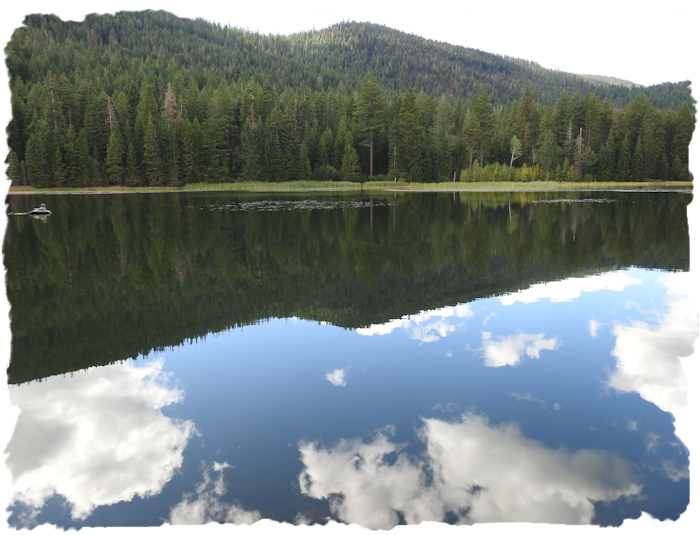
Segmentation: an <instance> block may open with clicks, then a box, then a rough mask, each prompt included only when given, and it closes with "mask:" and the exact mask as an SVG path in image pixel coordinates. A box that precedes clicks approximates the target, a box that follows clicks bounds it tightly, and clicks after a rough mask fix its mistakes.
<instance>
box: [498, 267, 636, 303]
mask: <svg viewBox="0 0 700 535" xmlns="http://www.w3.org/2000/svg"><path fill="white" fill-rule="evenodd" d="M641 283H642V280H641V279H637V278H634V277H630V276H629V275H627V274H626V273H624V272H622V271H615V272H612V273H604V274H602V275H595V276H593V277H583V278H578V279H574V278H572V279H566V280H561V281H553V282H548V283H544V284H533V285H532V286H530V287H529V288H527V289H525V290H521V291H519V292H515V293H512V294H506V295H503V296H501V297H500V299H501V304H502V305H504V306H507V305H512V304H513V303H515V302H516V301H520V302H521V303H535V302H536V301H539V300H540V299H550V300H552V301H553V302H556V303H559V302H562V301H571V300H573V299H577V298H578V297H581V292H597V291H599V290H612V291H615V292H620V291H622V290H624V289H625V288H627V287H628V286H632V285H634V284H641Z"/></svg>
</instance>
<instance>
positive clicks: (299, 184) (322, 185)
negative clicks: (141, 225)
mask: <svg viewBox="0 0 700 535" xmlns="http://www.w3.org/2000/svg"><path fill="white" fill-rule="evenodd" d="M329 189H350V190H360V189H362V184H360V183H359V182H330V181H329V182H319V181H315V180H296V181H291V182H222V183H219V184H212V183H195V184H187V185H186V186H183V188H182V190H183V191H289V190H329Z"/></svg>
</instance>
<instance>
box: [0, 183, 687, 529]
mask: <svg viewBox="0 0 700 535" xmlns="http://www.w3.org/2000/svg"><path fill="white" fill-rule="evenodd" d="M690 200H691V196H690V195H689V194H682V193H638V194H629V193H597V194H583V193H564V194H562V193H557V194H555V193H547V194H532V193H520V194H485V193H469V194H467V193H461V194H460V193H457V194H452V193H449V194H427V193H423V194H418V193H413V194H397V195H394V194H379V195H377V196H376V197H373V198H370V197H361V196H358V195H355V194H352V195H341V194H324V195H315V196H309V195H308V194H306V195H305V196H295V195H292V194H267V195H256V194H221V193H217V194H205V193H200V194H166V193H162V194H130V195H101V196H97V195H96V196H88V195H86V196H79V195H66V196H51V197H50V198H47V199H41V200H39V201H37V197H35V196H31V197H29V196H27V197H24V196H10V198H9V200H8V203H9V206H8V212H9V213H10V214H14V213H21V212H24V211H26V210H27V208H31V207H32V206H29V205H30V204H37V203H38V202H42V201H44V202H47V204H48V205H49V208H50V209H52V210H53V215H51V216H50V217H49V218H47V220H46V221H41V220H34V219H30V218H29V217H28V216H16V215H9V216H8V227H7V233H6V236H5V242H4V261H5V267H6V269H7V279H6V280H7V293H8V299H9V301H10V305H11V331H12V337H13V342H12V355H11V360H10V364H9V368H8V381H9V383H10V385H9V391H10V397H11V402H12V403H13V404H15V405H16V406H17V407H18V408H19V410H20V416H19V419H18V421H17V425H16V427H15V429H14V433H13V435H12V438H11V440H10V443H9V444H8V445H7V450H6V454H7V467H8V469H9V471H10V473H11V478H12V489H11V492H12V501H11V503H9V504H7V507H8V513H9V515H10V517H9V523H10V525H11V526H12V527H15V528H22V527H33V526H36V525H39V524H45V523H49V524H53V525H56V526H59V527H63V528H70V527H75V528H79V527H83V526H155V525H161V524H163V523H173V524H175V523H189V524H199V523H206V522H210V521H215V522H231V523H253V522H255V521H256V520H258V519H261V518H266V519H273V520H276V521H281V522H289V523H297V524H302V523H304V524H310V523H318V522H321V523H322V522H325V521H327V520H328V519H333V520H336V521H340V522H345V523H357V524H360V525H362V526H364V527H368V528H379V529H388V528H391V527H393V526H395V525H397V524H404V523H408V524H414V523H419V522H421V521H424V520H436V521H444V522H449V523H481V522H501V521H527V522H546V523H565V524H590V523H593V524H600V525H619V524H621V523H622V522H623V520H624V519H627V518H637V517H638V516H639V515H640V514H641V512H642V511H646V512H648V513H650V514H652V515H653V516H654V517H656V518H659V519H672V520H675V519H677V518H678V517H679V515H680V514H681V513H683V511H685V509H686V507H687V505H688V502H689V468H688V466H689V452H688V450H687V448H686V447H685V446H684V444H683V443H682V442H681V441H680V440H679V439H678V437H677V436H676V434H675V429H674V418H673V415H672V414H673V412H674V411H675V410H678V409H680V408H682V407H684V406H685V404H686V401H687V400H686V398H687V381H686V378H685V377H684V374H683V371H682V369H681V359H682V358H684V357H687V356H689V355H690V354H691V353H692V345H693V342H694V340H695V338H696V336H697V331H698V321H697V307H696V306H695V304H694V303H692V302H691V300H690V296H689V290H690V278H689V277H690V273H689V272H688V269H689V261H688V259H689V241H688V227H687V214H686V211H687V205H688V203H689V202H690Z"/></svg>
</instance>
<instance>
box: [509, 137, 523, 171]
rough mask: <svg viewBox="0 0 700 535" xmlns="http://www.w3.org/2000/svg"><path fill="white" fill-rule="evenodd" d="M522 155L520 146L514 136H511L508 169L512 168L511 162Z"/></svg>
mask: <svg viewBox="0 0 700 535" xmlns="http://www.w3.org/2000/svg"><path fill="white" fill-rule="evenodd" d="M522 155H523V150H522V144H521V143H520V140H519V139H518V138H517V137H516V136H513V137H512V138H511V140H510V167H513V160H517V159H518V158H520V157H521V156H522Z"/></svg>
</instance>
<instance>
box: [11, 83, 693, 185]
mask: <svg viewBox="0 0 700 535" xmlns="http://www.w3.org/2000/svg"><path fill="white" fill-rule="evenodd" d="M164 89H165V90H164V91H163V92H162V94H161V93H159V92H158V91H157V89H156V88H155V87H154V86H153V85H152V84H150V83H147V84H145V85H143V87H141V88H140V89H139V88H138V87H137V85H136V83H135V82H133V81H132V83H131V84H130V85H129V87H128V89H127V90H126V91H124V92H122V91H114V92H113V93H112V94H111V95H110V94H108V93H107V92H106V91H104V89H100V88H99V86H98V85H97V84H95V83H93V82H92V81H90V80H88V81H83V82H82V83H81V85H80V86H79V87H77V88H74V87H73V86H72V85H71V83H70V81H69V80H68V79H67V77H66V76H65V75H62V76H60V77H58V78H57V77H54V76H53V75H51V74H49V75H47V76H46V78H45V79H44V80H43V82H42V83H41V84H34V85H33V86H32V87H31V88H28V87H27V86H24V85H23V84H22V83H21V80H20V81H19V82H17V83H15V91H13V94H12V100H13V121H12V123H11V125H10V127H9V128H8V131H9V137H10V144H11V147H12V148H11V151H10V154H9V166H8V170H7V174H8V176H9V178H10V179H11V180H12V182H13V184H29V185H33V186H36V187H89V186H106V185H125V186H181V185H185V184H188V183H196V182H233V181H274V182H281V181H288V180H347V181H361V180H367V179H373V180H409V181H418V182H439V181H450V180H452V181H454V180H472V181H490V180H523V181H528V180H560V181H578V180H587V181H590V180H604V181H610V180H612V181H647V180H691V179H692V177H691V175H690V173H689V170H688V146H689V144H690V139H691V137H692V133H693V130H694V127H695V116H694V113H693V112H692V111H691V110H690V107H689V106H688V105H687V104H686V103H683V104H682V105H681V106H680V107H679V108H678V109H677V110H670V109H667V110H660V109H658V108H655V107H653V106H652V105H651V104H650V103H649V101H648V99H647V98H646V97H645V96H644V95H638V96H637V97H635V98H634V100H633V101H632V102H631V103H630V104H629V105H628V106H626V107H625V108H623V109H615V108H613V106H612V104H611V103H610V101H608V100H601V99H600V98H599V97H598V96H597V95H595V94H593V93H589V94H588V95H586V96H585V97H584V96H582V95H581V93H579V92H577V93H575V94H574V95H573V96H569V95H568V94H567V93H566V92H565V91H562V93H561V95H560V97H559V99H558V100H557V102H556V104H555V105H554V106H552V105H545V106H542V105H537V103H536V102H535V100H534V98H533V96H532V94H531V92H530V91H529V90H525V92H524V94H523V96H522V98H520V99H519V100H516V101H515V102H513V103H511V104H508V105H505V106H496V105H494V104H493V103H492V102H491V100H490V98H489V97H488V95H487V93H486V92H485V91H482V92H481V93H480V94H479V95H477V96H475V97H474V98H472V99H471V101H470V102H468V103H467V104H464V103H463V102H462V101H461V99H459V98H457V99H450V98H448V97H445V96H442V97H439V98H433V97H430V96H428V95H427V94H425V93H418V94H416V93H415V92H414V91H413V90H412V89H407V90H406V91H405V92H403V93H394V94H393V95H392V96H391V97H389V98H387V97H385V96H384V94H383V92H382V90H381V88H380V86H379V84H378V83H377V81H376V79H375V78H374V76H373V75H372V74H369V73H368V74H367V75H366V76H365V77H364V79H363V82H362V85H361V87H360V89H359V91H354V92H352V93H350V92H348V91H345V92H342V93H341V92H334V91H331V92H326V91H319V92H313V91H312V90H311V89H310V88H309V87H308V86H307V85H306V84H305V83H304V82H302V83H301V84H300V85H299V87H295V88H291V87H288V88H287V89H285V90H283V91H280V90H278V89H275V87H274V86H273V85H272V84H271V83H270V82H269V81H266V82H265V83H263V84H260V83H259V82H257V80H254V79H252V80H248V81H247V82H245V83H243V82H239V83H233V84H227V83H225V82H223V81H222V82H219V83H218V84H217V85H215V86H212V85H209V84H207V85H205V86H204V87H203V88H201V89H200V88H199V86H198V84H197V82H196V80H194V79H192V78H190V79H185V78H184V77H183V76H177V75H176V76H175V78H174V80H173V82H169V83H168V84H167V85H166V87H165V88H164Z"/></svg>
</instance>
